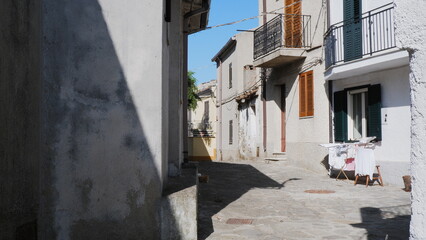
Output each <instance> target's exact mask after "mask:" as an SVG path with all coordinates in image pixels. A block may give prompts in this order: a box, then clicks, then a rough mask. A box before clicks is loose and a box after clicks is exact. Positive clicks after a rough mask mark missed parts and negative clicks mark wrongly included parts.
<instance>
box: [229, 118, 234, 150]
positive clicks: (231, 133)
mask: <svg viewBox="0 0 426 240" xmlns="http://www.w3.org/2000/svg"><path fill="white" fill-rule="evenodd" d="M232 129H233V122H232V120H230V121H229V145H232V140H233V130H232Z"/></svg>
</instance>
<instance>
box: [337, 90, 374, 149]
mask: <svg viewBox="0 0 426 240" xmlns="http://www.w3.org/2000/svg"><path fill="white" fill-rule="evenodd" d="M381 108H382V105H381V88H380V84H377V85H370V86H364V87H358V88H351V89H345V90H343V91H339V92H335V93H334V140H335V141H336V142H348V141H353V140H357V139H359V138H362V137H372V136H375V137H376V140H377V141H381V140H382V125H381Z"/></svg>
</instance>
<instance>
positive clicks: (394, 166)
mask: <svg viewBox="0 0 426 240" xmlns="http://www.w3.org/2000/svg"><path fill="white" fill-rule="evenodd" d="M408 76H409V68H408V65H407V66H405V67H399V68H396V69H389V70H384V71H379V72H374V73H368V74H364V75H359V76H356V77H351V78H346V79H342V80H336V81H333V91H341V90H343V89H345V88H350V87H356V86H362V85H367V84H380V85H381V90H382V118H383V119H382V124H383V125H382V139H383V140H382V141H381V142H380V143H378V144H377V146H376V148H375V150H374V154H375V157H376V161H377V163H378V164H380V167H381V173H382V176H383V181H384V182H385V184H392V185H397V186H400V187H403V186H404V185H403V181H402V176H404V175H408V174H409V159H410V157H409V156H410V144H411V141H410V139H411V137H410V90H409V89H410V86H409V81H408ZM384 113H386V114H387V118H386V120H387V121H386V122H384V115H383V114H384Z"/></svg>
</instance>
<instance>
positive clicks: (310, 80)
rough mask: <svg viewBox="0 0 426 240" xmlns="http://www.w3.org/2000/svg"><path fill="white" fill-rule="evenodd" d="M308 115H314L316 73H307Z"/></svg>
mask: <svg viewBox="0 0 426 240" xmlns="http://www.w3.org/2000/svg"><path fill="white" fill-rule="evenodd" d="M306 115H307V116H313V115H314V72H313V71H309V72H307V73H306Z"/></svg>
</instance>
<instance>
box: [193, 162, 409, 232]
mask: <svg viewBox="0 0 426 240" xmlns="http://www.w3.org/2000/svg"><path fill="white" fill-rule="evenodd" d="M199 172H200V173H201V174H205V175H208V176H209V182H208V183H200V185H199V226H198V228H199V233H198V236H199V239H221V240H222V239H268V240H272V239H368V240H373V239H389V240H391V239H408V236H409V222H410V194H409V193H407V192H404V191H402V189H401V188H397V187H392V186H386V185H385V186H384V187H381V186H379V185H378V184H377V183H375V184H374V185H373V186H369V187H367V188H366V187H365V185H362V184H359V185H357V186H354V185H353V182H352V181H351V182H349V181H341V180H339V181H336V180H335V179H332V178H329V177H328V176H327V175H319V174H316V173H313V172H310V171H307V170H304V169H300V168H296V167H293V166H290V165H289V164H288V163H286V162H282V161H281V162H270V163H266V162H264V161H257V162H253V161H252V162H247V161H245V162H238V163H236V162H233V163H225V162H203V163H200V165H199ZM401 181H402V180H401ZM305 190H331V191H334V193H329V194H315V193H306V192H305ZM230 218H238V219H253V222H252V224H227V223H226V222H227V220H228V219H230Z"/></svg>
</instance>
